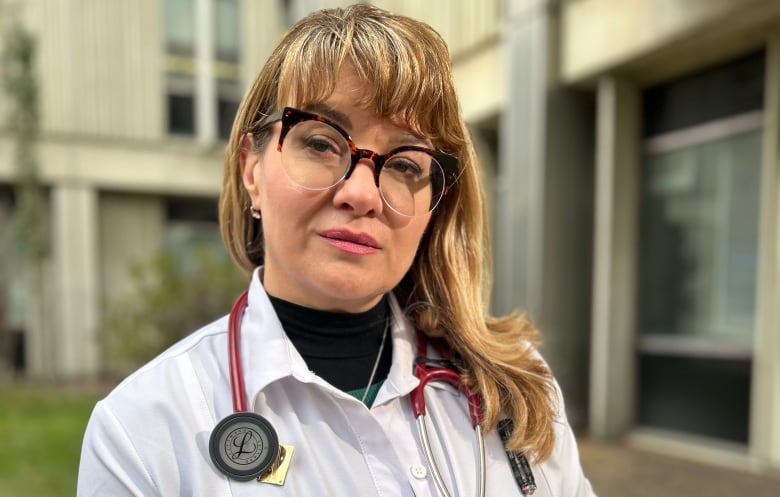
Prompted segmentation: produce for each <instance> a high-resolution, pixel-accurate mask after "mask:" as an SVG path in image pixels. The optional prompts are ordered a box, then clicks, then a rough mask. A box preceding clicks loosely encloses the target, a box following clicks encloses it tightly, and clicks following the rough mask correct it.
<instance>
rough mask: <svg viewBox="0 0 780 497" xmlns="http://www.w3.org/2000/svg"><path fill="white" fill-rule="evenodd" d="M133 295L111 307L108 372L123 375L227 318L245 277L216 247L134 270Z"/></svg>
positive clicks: (106, 335) (161, 257)
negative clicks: (221, 317)
mask: <svg viewBox="0 0 780 497" xmlns="http://www.w3.org/2000/svg"><path fill="white" fill-rule="evenodd" d="M131 279H132V282H133V287H134V290H135V291H134V295H133V297H131V298H129V299H124V300H123V301H122V302H116V303H114V304H112V305H111V306H110V310H109V313H108V315H107V316H106V319H105V321H104V330H103V333H102V336H103V338H104V341H105V345H106V349H107V350H106V351H107V354H108V356H109V357H110V358H111V361H110V364H108V365H107V369H108V371H107V372H108V373H110V374H125V373H127V372H128V371H131V370H133V369H135V368H137V367H138V366H139V365H141V364H143V363H145V362H146V361H148V360H149V359H151V358H152V357H154V356H155V355H157V354H159V353H160V352H161V351H163V350H165V349H166V348H167V347H169V346H170V345H172V344H173V343H175V342H176V341H178V340H179V339H181V338H182V337H184V336H185V335H187V334H189V333H191V332H193V331H195V330H197V329H199V328H200V327H202V326H204V325H206V324H208V323H209V322H211V321H213V320H214V319H217V318H218V317H220V316H223V315H225V314H227V313H228V312H229V311H230V308H231V306H232V304H233V302H234V301H235V299H236V298H237V297H238V295H239V294H240V293H241V292H242V291H243V290H245V289H246V287H247V278H246V276H245V275H243V274H242V273H240V272H239V271H238V269H236V267H235V266H234V265H233V263H232V262H231V261H230V260H229V259H228V258H227V256H226V255H224V252H220V251H217V250H214V249H213V248H212V247H208V246H206V247H203V248H199V249H195V250H193V251H189V252H187V253H186V255H182V254H181V253H173V252H170V251H166V252H162V253H161V254H159V255H158V256H156V257H154V258H153V259H152V260H151V261H148V262H147V263H144V264H137V265H134V266H133V268H132V269H131Z"/></svg>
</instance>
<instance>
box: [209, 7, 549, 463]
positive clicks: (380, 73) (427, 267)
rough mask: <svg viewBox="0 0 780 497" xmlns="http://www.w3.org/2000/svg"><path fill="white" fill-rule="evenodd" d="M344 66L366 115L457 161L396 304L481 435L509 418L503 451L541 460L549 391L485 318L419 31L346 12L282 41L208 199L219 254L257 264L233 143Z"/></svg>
mask: <svg viewBox="0 0 780 497" xmlns="http://www.w3.org/2000/svg"><path fill="white" fill-rule="evenodd" d="M345 63H350V64H352V67H354V69H355V70H356V71H357V73H358V75H359V77H360V78H361V79H362V80H363V81H364V82H365V85H366V88H368V91H366V92H365V95H364V96H363V98H364V102H362V103H363V104H365V105H366V106H367V108H371V109H373V110H375V111H376V112H377V113H378V114H379V115H380V116H382V117H386V118H389V119H393V120H395V121H398V122H401V123H403V124H404V125H405V126H406V127H408V128H409V129H410V130H411V131H413V132H415V133H418V134H419V135H421V136H425V137H426V138H428V139H430V140H431V141H432V143H433V145H434V146H435V147H436V148H437V149H440V150H443V151H447V152H448V153H451V154H453V155H455V156H456V157H457V158H458V166H459V168H460V177H459V179H458V181H457V184H455V185H454V187H453V188H451V189H450V191H449V192H448V194H447V196H446V197H445V198H444V199H443V200H442V202H441V204H439V206H438V207H437V208H436V210H435V211H434V212H433V215H432V217H431V221H430V224H429V226H428V229H427V231H426V233H425V235H424V236H423V238H422V240H421V242H420V247H419V249H418V253H417V256H416V258H415V260H414V262H413V263H412V267H411V268H410V270H409V272H408V273H407V274H406V275H405V276H404V278H403V279H402V281H401V282H400V283H399V284H398V286H397V288H396V289H395V293H396V296H397V297H398V298H399V301H400V302H401V304H402V305H404V306H405V308H406V309H407V312H408V314H409V318H410V319H411V320H412V322H413V323H414V325H415V326H416V327H417V328H418V329H419V330H420V331H422V332H423V333H425V334H426V335H428V336H431V337H441V338H442V339H444V340H445V341H446V342H447V344H448V345H449V346H450V347H451V349H452V351H453V354H454V356H455V357H456V358H457V360H458V362H459V363H460V365H461V366H462V367H463V371H464V379H465V381H466V384H467V385H468V386H469V387H470V388H471V389H473V390H474V391H477V392H479V393H480V394H481V396H482V397H483V401H484V412H483V421H482V425H483V428H484V429H485V430H486V431H489V430H491V429H493V428H495V426H496V424H497V422H498V421H499V418H500V417H504V416H506V417H509V418H511V419H512V420H513V421H514V426H515V430H514V433H513V436H512V438H511V440H510V441H509V444H508V446H509V447H510V448H511V449H516V450H523V451H524V452H526V453H528V454H533V457H534V458H535V459H536V460H543V459H546V458H547V457H549V455H550V453H551V451H552V447H553V444H554V434H553V420H554V418H555V414H556V412H555V409H556V405H555V390H554V384H553V380H552V377H551V374H550V371H549V369H548V368H547V366H546V365H545V364H544V362H543V361H542V360H541V359H540V358H539V357H538V355H537V353H536V345H537V343H538V333H537V331H536V330H535V329H534V327H533V326H532V325H531V324H530V323H529V321H528V320H527V319H526V318H525V316H523V315H511V316H505V317H503V318H491V317H490V316H488V314H487V307H488V301H489V293H490V292H489V289H490V285H491V284H492V279H491V273H490V266H491V263H490V259H489V254H490V250H489V249H490V242H489V237H488V232H487V229H486V226H487V223H486V210H485V201H484V197H483V195H484V193H483V189H482V183H481V179H480V171H479V163H478V161H477V159H476V155H475V152H474V146H473V145H472V143H471V140H470V138H469V134H468V131H467V129H466V125H465V123H464V122H463V119H462V117H461V115H460V108H459V104H458V99H457V96H456V93H455V88H454V83H453V80H452V72H451V66H450V57H449V51H448V48H447V46H446V44H445V43H444V41H443V40H442V38H441V37H440V36H439V35H438V33H436V31H434V30H433V29H432V28H431V27H429V26H428V25H427V24H424V23H421V22H418V21H415V20H413V19H410V18H408V17H404V16H397V15H393V14H391V13H389V12H386V11H384V10H381V9H378V8H376V7H372V6H369V5H363V4H358V5H353V6H351V7H347V8H344V9H329V10H321V11H317V12H314V13H313V14H311V15H309V16H308V17H306V18H304V19H302V20H301V21H300V22H298V23H297V24H296V25H295V26H293V27H292V28H291V29H290V31H288V32H287V34H286V35H285V36H284V37H283V39H282V40H281V42H280V43H279V45H278V46H277V47H276V50H275V51H274V52H273V53H272V54H271V56H270V58H269V59H268V61H267V62H266V64H265V66H264V67H263V68H262V70H261V71H260V73H259V74H258V76H257V79H256V80H255V82H254V84H253V86H252V87H251V88H250V89H249V91H248V92H247V94H246V96H245V97H244V99H243V102H242V103H241V106H240V108H239V111H238V114H237V116H236V120H235V122H234V124H233V130H232V133H231V137H230V141H229V143H228V147H227V153H226V156H225V175H224V181H223V185H222V195H221V198H220V226H221V231H222V237H223V240H224V242H225V245H226V247H227V249H228V251H229V252H230V254H231V256H232V257H233V259H234V260H235V262H236V263H237V264H238V265H239V266H240V267H241V268H243V269H244V270H245V271H247V272H250V271H252V270H253V269H254V268H255V267H256V266H258V265H261V264H263V250H262V232H261V230H260V228H259V223H257V222H256V221H255V220H254V219H252V218H251V216H250V215H249V212H248V211H247V208H248V206H249V197H248V194H247V193H246V191H245V189H244V188H243V185H242V182H241V176H240V167H239V157H240V151H241V146H242V140H243V137H244V136H245V134H246V133H247V132H250V131H252V130H253V129H254V128H255V127H256V124H257V122H258V121H259V120H260V119H261V118H262V117H263V116H265V115H269V114H271V113H273V112H274V111H276V110H278V109H279V108H281V107H282V106H283V105H284V103H285V102H288V101H290V99H291V98H294V100H295V102H297V104H298V105H299V106H304V105H306V104H310V103H318V102H322V101H323V100H324V99H326V98H327V97H328V96H329V95H330V93H331V92H332V91H333V88H334V86H335V81H336V78H337V75H338V73H339V69H340V68H341V67H342V66H343V65H344V64H345ZM267 135H268V134H267V133H266V132H257V133H255V134H254V138H255V140H254V142H255V148H256V149H258V150H262V148H263V147H264V146H265V145H266V142H267V140H268V136H267Z"/></svg>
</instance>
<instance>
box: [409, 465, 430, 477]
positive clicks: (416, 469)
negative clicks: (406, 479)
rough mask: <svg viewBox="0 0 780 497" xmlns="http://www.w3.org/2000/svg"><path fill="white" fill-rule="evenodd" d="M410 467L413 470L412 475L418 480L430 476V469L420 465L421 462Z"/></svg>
mask: <svg viewBox="0 0 780 497" xmlns="http://www.w3.org/2000/svg"><path fill="white" fill-rule="evenodd" d="M409 469H410V471H411V472H412V476H414V477H415V478H417V479H418V480H424V479H425V477H426V476H428V470H427V469H426V468H425V466H420V465H419V464H415V465H414V466H412V467H411V468H409Z"/></svg>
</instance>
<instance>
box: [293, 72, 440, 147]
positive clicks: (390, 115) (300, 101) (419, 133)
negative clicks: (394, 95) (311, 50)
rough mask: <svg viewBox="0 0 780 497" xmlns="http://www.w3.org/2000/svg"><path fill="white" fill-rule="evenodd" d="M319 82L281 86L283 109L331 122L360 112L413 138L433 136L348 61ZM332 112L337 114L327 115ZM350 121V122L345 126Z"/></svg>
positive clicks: (409, 111)
mask: <svg viewBox="0 0 780 497" xmlns="http://www.w3.org/2000/svg"><path fill="white" fill-rule="evenodd" d="M319 76H320V77H318V78H301V79H298V80H297V81H295V82H294V83H293V84H285V83H284V81H280V84H279V93H278V96H279V106H280V107H285V106H290V107H295V108H299V109H307V110H310V111H311V112H316V113H319V114H322V115H324V116H325V117H328V118H334V117H336V116H334V114H338V113H340V114H342V115H345V116H347V117H349V116H350V115H352V114H356V113H359V112H367V113H369V114H370V115H372V116H374V117H377V118H381V119H386V120H388V121H389V122H390V123H392V124H393V125H394V126H396V127H398V128H401V129H403V130H405V131H407V132H408V133H410V134H411V135H413V136H415V137H418V138H423V137H426V136H430V133H426V132H425V130H422V129H420V127H419V125H418V123H419V122H420V119H419V117H420V116H417V115H416V112H415V111H414V110H413V109H412V108H410V107H408V106H405V105H403V104H402V103H400V102H392V103H390V102H387V101H386V100H387V99H386V98H384V97H382V96H381V95H386V92H384V91H383V89H382V88H381V87H380V83H379V81H377V80H376V79H372V78H370V77H367V76H365V75H364V74H363V73H362V72H360V71H359V69H358V68H357V67H356V66H355V65H354V64H352V62H351V61H349V60H347V61H345V62H344V63H343V64H342V65H341V67H340V68H338V69H333V70H324V71H322V72H321V73H320V74H319ZM327 109H331V110H332V111H336V112H335V113H334V112H330V113H329V112H327ZM333 120H334V121H336V122H338V123H340V124H341V123H344V124H349V122H348V120H343V119H333ZM344 121H347V122H344Z"/></svg>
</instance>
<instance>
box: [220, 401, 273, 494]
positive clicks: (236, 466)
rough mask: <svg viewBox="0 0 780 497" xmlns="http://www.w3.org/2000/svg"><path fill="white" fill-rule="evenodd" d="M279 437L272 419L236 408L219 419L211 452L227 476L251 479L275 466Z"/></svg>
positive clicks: (241, 479)
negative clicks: (271, 421)
mask: <svg viewBox="0 0 780 497" xmlns="http://www.w3.org/2000/svg"><path fill="white" fill-rule="evenodd" d="M279 451H280V447H279V439H278V438H277V436H276V430H274V428H273V426H271V423H269V422H268V420H267V419H265V418H264V417H262V416H260V415H258V414H255V413H253V412H237V413H234V414H231V415H230V416H228V417H226V418H225V419H223V420H222V421H220V422H219V423H218V424H217V426H216V428H214V431H212V432H211V438H210V439H209V454H211V460H212V461H214V464H215V465H216V466H217V468H218V469H219V470H220V471H221V472H222V473H224V474H225V475H227V476H228V477H230V478H232V479H234V480H239V481H248V480H252V479H254V478H259V477H261V476H263V475H265V474H266V473H268V472H269V471H271V470H272V469H273V468H274V463H276V462H277V459H278V457H279Z"/></svg>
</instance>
